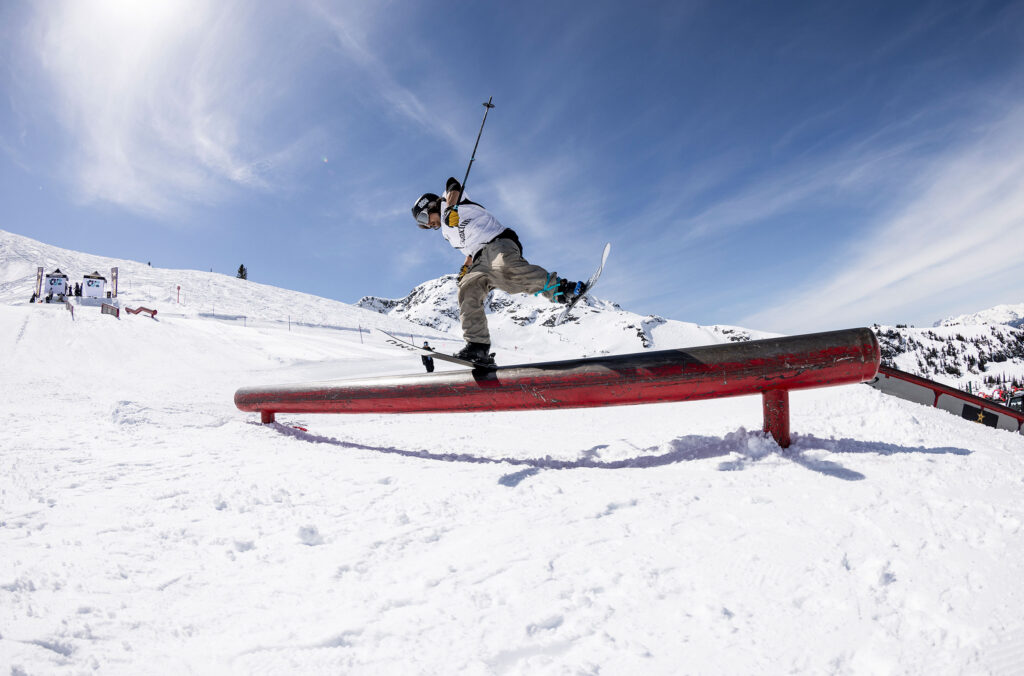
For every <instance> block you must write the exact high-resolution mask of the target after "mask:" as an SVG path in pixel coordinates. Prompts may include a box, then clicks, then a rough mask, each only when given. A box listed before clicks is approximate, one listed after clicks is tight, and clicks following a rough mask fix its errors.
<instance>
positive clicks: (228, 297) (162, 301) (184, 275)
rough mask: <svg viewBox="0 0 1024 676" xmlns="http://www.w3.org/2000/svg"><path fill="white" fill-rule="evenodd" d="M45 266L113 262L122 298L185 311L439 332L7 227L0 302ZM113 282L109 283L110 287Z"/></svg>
mask: <svg viewBox="0 0 1024 676" xmlns="http://www.w3.org/2000/svg"><path fill="white" fill-rule="evenodd" d="M39 266H41V267H43V269H44V272H46V273H49V272H52V271H53V270H54V269H55V268H60V269H61V270H62V271H63V272H64V273H66V274H67V275H68V276H69V278H70V279H69V282H70V283H72V284H74V283H75V282H81V281H82V276H83V275H85V274H88V273H91V272H93V271H98V272H100V274H102V275H103V276H105V277H106V278H107V279H108V281H109V280H110V268H112V267H115V266H116V267H117V268H118V276H119V282H118V301H119V302H120V304H121V305H127V306H132V307H134V306H139V305H141V306H144V307H149V308H155V309H156V310H157V311H158V314H160V315H164V316H170V315H175V316H179V317H210V318H214V317H215V318H219V319H220V320H222V321H223V320H226V319H235V320H237V321H239V322H242V318H245V323H246V324H247V325H248V324H249V323H256V324H261V323H262V324H279V325H285V326H286V325H288V324H289V323H290V324H291V325H292V326H293V328H294V327H299V326H302V325H303V324H308V325H312V326H333V327H338V328H351V329H353V330H357V329H358V327H360V326H361V327H363V328H364V329H366V328H368V327H377V326H379V327H382V328H388V329H389V330H392V331H401V332H410V331H414V332H418V333H425V334H427V335H432V333H433V332H425V331H423V330H422V329H420V328H418V327H416V326H413V325H410V324H409V323H408V322H406V321H401V320H400V321H394V320H390V319H384V318H382V316H381V315H380V314H379V313H376V312H371V311H368V310H364V309H361V308H358V307H354V306H352V305H348V304H346V303H340V302H338V301H334V300H328V299H326V298H320V297H318V296H313V295H310V294H305V293H299V292H296V291H288V290H286V289H279V288H276V287H273V286H268V285H266V284H260V283H259V282H254V281H250V280H244V279H238V278H236V277H231V276H228V275H223V274H219V273H215V272H204V271H200V270H171V269H165V268H154V267H150V266H149V265H147V264H145V263H139V262H136V261H128V260H120V259H115V258H105V257H102V256H94V255H90V254H84V253H79V252H77V251H70V250H68V249H62V248H60V247H56V246H52V245H49V244H44V243H42V242H38V241H36V240H33V239H30V238H28V237H23V236H21V235H15V234H13V233H10V232H5V231H3V230H0V304H5V305H9V304H16V303H27V302H28V301H29V298H30V297H31V295H32V292H33V289H34V287H35V282H36V268H37V267H39ZM108 288H109V287H108Z"/></svg>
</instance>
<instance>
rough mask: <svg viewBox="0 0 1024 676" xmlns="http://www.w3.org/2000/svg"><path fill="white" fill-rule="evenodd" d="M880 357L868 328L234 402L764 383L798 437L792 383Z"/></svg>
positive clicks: (700, 388)
mask: <svg viewBox="0 0 1024 676" xmlns="http://www.w3.org/2000/svg"><path fill="white" fill-rule="evenodd" d="M879 362H880V357H879V349H878V341H877V339H876V338H875V335H874V334H873V333H872V332H871V331H870V330H869V329H849V330H845V331H832V332H829V333H814V334H808V335H803V336H790V337H785V338H770V339H767V340H756V341H750V342H745V343H727V344H723V345H707V346H704V347H693V348H686V349H679V350H661V351H657V352H641V353H637V354H627V355H618V356H612V357H593V358H588V359H576V360H571V361H558V362H545V363H539V364H528V365H522V366H508V367H501V368H498V369H497V370H493V371H482V370H476V371H470V370H465V371H446V372H440V373H433V374H417V375H410V376H392V377H384V378H368V379H361V380H345V381H337V382H326V383H305V384H297V385H280V386H267V387H245V388H242V389H240V390H238V391H237V392H235V405H236V406H237V407H238V408H239V409H241V410H243V411H252V412H259V413H260V415H261V420H262V421H263V422H264V423H269V422H273V421H274V414H276V413H453V412H466V411H519V410H527V409H550V408H584V407H592V406H619V405H626V404H649V403H657V402H669V401H695V400H698V399H714V398H718V397H734V396H739V395H749V394H757V393H761V394H762V395H763V404H764V429H765V431H766V432H770V433H771V434H772V436H773V437H775V440H776V441H777V442H778V443H779V445H780V446H782V447H784V448H785V447H786V446H788V445H789V391H790V390H800V389H809V388H814V387H827V386H831V385H846V384H850V383H861V382H864V381H867V380H871V379H872V378H874V377H875V374H876V373H877V372H878V366H879Z"/></svg>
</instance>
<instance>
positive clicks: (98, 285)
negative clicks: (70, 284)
mask: <svg viewBox="0 0 1024 676" xmlns="http://www.w3.org/2000/svg"><path fill="white" fill-rule="evenodd" d="M106 289H107V278H106V277H104V276H103V275H101V274H100V273H99V272H93V273H92V274H91V275H85V276H84V277H83V278H82V297H83V298H103V297H104V295H105V294H106Z"/></svg>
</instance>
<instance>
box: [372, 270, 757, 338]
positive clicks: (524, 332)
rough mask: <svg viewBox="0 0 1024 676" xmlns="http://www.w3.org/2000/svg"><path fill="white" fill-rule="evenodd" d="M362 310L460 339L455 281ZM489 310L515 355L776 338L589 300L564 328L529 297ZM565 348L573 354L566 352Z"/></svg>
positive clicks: (494, 296) (494, 298) (553, 308)
mask: <svg viewBox="0 0 1024 676" xmlns="http://www.w3.org/2000/svg"><path fill="white" fill-rule="evenodd" d="M357 306H358V307H361V308H364V309H367V310H372V311H374V312H379V313H381V314H385V315H388V316H392V317H400V318H402V319H405V320H407V321H410V322H414V323H416V324H419V325H421V326H426V327H429V328H432V329H436V330H438V331H443V332H447V333H451V334H454V335H458V334H459V333H460V328H459V306H458V286H457V283H456V277H455V275H445V276H444V277H440V278H438V279H433V280H430V281H427V282H424V283H423V284H420V285H419V286H417V287H416V288H415V289H413V290H412V291H411V292H410V293H409V295H407V296H406V297H404V298H399V299H389V298H378V297H376V296H366V297H364V298H362V299H361V300H360V301H359V303H358V304H357ZM486 310H487V314H488V319H487V321H488V325H489V327H490V329H491V332H492V334H493V336H492V340H493V341H494V342H495V345H496V346H497V347H498V349H501V348H502V346H505V347H508V346H509V345H511V347H512V349H513V351H516V350H519V349H523V347H525V346H530V345H533V344H537V342H538V337H539V336H540V337H546V339H547V342H548V343H551V344H552V345H550V346H547V347H545V348H544V349H545V350H547V351H550V350H551V349H555V350H556V351H559V353H560V356H588V355H595V354H609V353H615V354H621V353H627V352H639V351H641V350H644V349H671V348H676V347H687V346H694V345H708V344H713V343H721V342H728V341H743V340H756V339H759V338H767V337H770V336H773V335H776V334H770V333H766V332H763V331H751V330H749V329H743V328H740V327H735V326H699V325H697V324H691V323H687V322H679V321H675V320H671V319H664V318H662V317H657V316H653V315H651V316H647V317H644V316H641V315H638V314H636V313H633V312H629V311H627V310H623V309H622V308H621V307H619V306H618V305H617V304H615V303H611V302H609V301H605V300H600V299H598V298H594V297H592V296H589V295H588V296H586V297H585V298H583V300H582V301H581V302H580V303H579V304H578V305H577V306H576V307H575V308H574V309H573V312H572V314H571V315H570V318H569V319H568V320H567V321H566V322H565V323H563V324H562V325H560V326H558V327H553V326H552V325H553V323H554V319H555V317H556V316H558V314H559V313H560V312H561V310H562V306H561V305H558V304H556V303H551V302H550V301H548V300H547V299H545V298H540V297H535V296H532V295H529V294H515V295H510V294H508V293H505V292H504V291H500V290H495V291H492V292H491V294H490V296H489V297H488V299H487V305H486ZM559 345H562V346H563V347H565V348H567V349H565V350H562V349H561V348H560V347H558V346H559ZM562 353H564V354H562Z"/></svg>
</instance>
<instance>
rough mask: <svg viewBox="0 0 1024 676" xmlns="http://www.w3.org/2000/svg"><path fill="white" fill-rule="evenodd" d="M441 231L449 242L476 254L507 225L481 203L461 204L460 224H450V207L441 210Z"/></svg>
mask: <svg viewBox="0 0 1024 676" xmlns="http://www.w3.org/2000/svg"><path fill="white" fill-rule="evenodd" d="M441 214H442V215H441V233H442V234H443V235H444V238H445V239H446V240H448V243H449V244H451V245H452V246H453V247H455V248H456V249H458V250H459V251H461V252H462V253H463V254H465V255H467V256H474V255H476V253H477V252H478V251H480V249H483V248H484V245H485V244H487V243H488V242H490V241H491V240H492V239H494V238H495V237H497V236H498V235H500V234H501V233H502V232H503V231H504V230H505V226H504V225H502V224H501V223H500V222H499V221H498V219H497V218H495V217H494V216H492V215H491V214H490V212H489V211H487V210H486V209H484V208H483V207H482V206H480V205H479V204H470V203H464V204H460V205H459V210H458V218H457V223H458V225H454V226H453V225H449V220H450V216H449V209H447V208H445V209H442V210H441Z"/></svg>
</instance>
